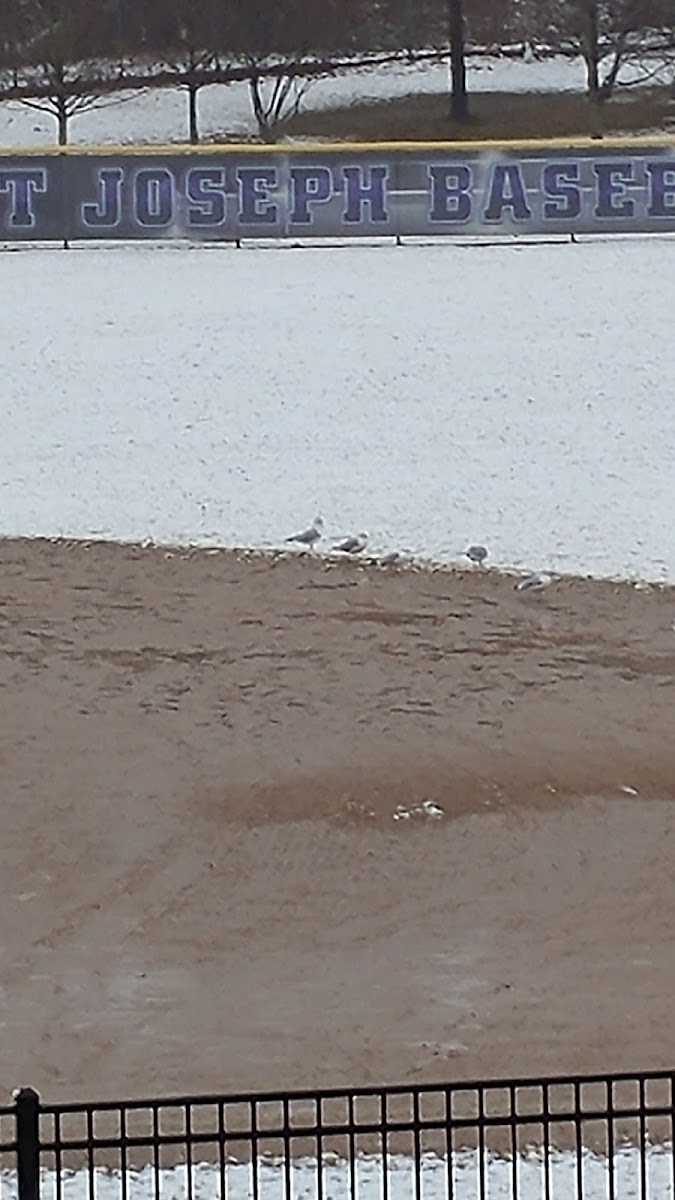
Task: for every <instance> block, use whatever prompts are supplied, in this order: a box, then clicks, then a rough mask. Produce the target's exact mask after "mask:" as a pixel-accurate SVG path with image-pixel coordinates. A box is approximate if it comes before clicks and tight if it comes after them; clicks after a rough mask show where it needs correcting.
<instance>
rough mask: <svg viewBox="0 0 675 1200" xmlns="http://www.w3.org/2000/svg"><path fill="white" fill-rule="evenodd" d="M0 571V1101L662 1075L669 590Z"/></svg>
mask: <svg viewBox="0 0 675 1200" xmlns="http://www.w3.org/2000/svg"><path fill="white" fill-rule="evenodd" d="M0 571H1V577H2V589H1V591H0V638H1V654H0V711H1V712H2V721H1V723H0V738H1V740H0V766H1V769H2V805H3V827H2V839H1V840H0V879H1V880H2V904H0V995H1V996H2V1014H1V1016H0V1023H1V1025H2V1033H3V1038H2V1042H3V1054H2V1075H1V1077H0V1086H1V1088H2V1092H3V1093H4V1095H5V1098H6V1097H7V1093H8V1092H9V1091H10V1089H12V1088H13V1087H15V1086H16V1085H18V1084H24V1083H30V1084H32V1085H34V1086H36V1087H38V1088H39V1089H40V1090H41V1091H42V1092H43V1094H44V1095H45V1096H46V1097H48V1098H50V1099H63V1100H66V1099H84V1098H87V1097H93V1098H104V1097H113V1098H114V1097H119V1098H121V1097H124V1096H134V1095H142V1094H157V1095H162V1094H171V1093H174V1092H182V1091H186V1092H202V1091H209V1090H214V1091H232V1090H235V1089H248V1088H251V1089H269V1088H274V1087H304V1086H314V1085H326V1086H330V1085H335V1086H342V1085H359V1084H362V1083H368V1082H376V1083H385V1082H389V1083H395V1082H406V1081H418V1082H427V1081H429V1082H432V1081H436V1080H453V1079H460V1078H467V1077H473V1078H477V1077H486V1078H487V1077H494V1076H507V1075H511V1074H514V1073H517V1074H520V1073H524V1074H529V1073H540V1072H542V1073H557V1072H561V1071H568V1070H578V1069H581V1070H587V1069H598V1070H614V1069H624V1068H626V1069H640V1068H649V1067H666V1066H667V1067H672V1066H673V1065H675V1036H674V1031H673V1024H674V1020H675V1018H674V1017H673V1006H672V1000H671V997H672V990H673V984H674V982H675V938H673V928H675V900H674V895H673V885H672V861H673V845H674V842H673V833H674V831H675V804H674V803H673V801H674V800H675V738H674V737H673V728H674V718H675V703H674V697H675V690H674V672H675V634H674V633H673V629H672V627H671V626H672V621H673V617H674V616H675V599H674V597H673V593H672V591H669V590H661V589H659V588H652V589H650V590H638V589H636V588H634V587H632V586H630V585H628V584H614V583H609V582H593V581H588V580H566V581H561V582H559V583H557V584H556V585H555V586H554V587H552V588H550V589H549V590H548V591H547V592H545V593H543V594H541V595H539V596H531V597H529V598H528V597H523V596H522V595H520V594H517V593H515V592H514V590H513V580H512V579H509V578H507V577H504V576H500V575H498V574H496V573H493V572H480V571H473V572H471V571H466V572H450V571H446V570H442V571H436V572H430V571H411V570H406V571H391V572H386V571H382V570H378V569H376V568H372V567H370V568H369V567H367V566H365V565H361V564H350V563H345V564H340V565H338V566H328V565H327V564H326V563H325V562H323V561H322V560H320V559H314V558H313V557H312V556H311V555H306V556H300V557H294V558H291V559H280V560H278V561H276V562H272V561H270V560H269V559H265V558H260V557H250V558H247V557H246V556H241V555H239V556H238V555H236V554H234V553H232V552H225V551H223V552H220V551H219V552H211V553H209V552H204V551H175V552H168V551H165V550H162V549H157V548H151V549H143V548H140V547H120V546H113V545H100V544H94V545H87V544H76V543H51V542H40V541H36V542H30V541H5V542H2V543H0ZM622 788H633V789H636V790H637V793H638V794H637V795H633V794H629V793H627V792H625V791H622ZM425 800H427V801H428V800H431V801H434V802H436V803H437V804H438V805H440V806H441V807H442V808H443V810H444V815H443V816H442V817H433V816H426V815H420V814H415V813H413V815H412V816H410V817H409V818H407V819H399V820H395V819H394V814H395V812H396V810H397V806H398V805H403V806H405V807H406V808H407V809H408V810H410V809H411V807H414V806H416V805H420V804H422V803H423V802H424V801H425ZM0 1100H1V1096H0Z"/></svg>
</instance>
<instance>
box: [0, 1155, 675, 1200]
mask: <svg viewBox="0 0 675 1200" xmlns="http://www.w3.org/2000/svg"><path fill="white" fill-rule="evenodd" d="M646 1164H647V1167H646V1178H645V1183H646V1189H645V1190H642V1189H641V1182H640V1164H639V1157H638V1155H637V1153H636V1151H635V1150H634V1149H631V1148H629V1147H625V1148H623V1149H622V1150H620V1151H619V1152H618V1153H617V1154H616V1155H615V1156H614V1160H613V1166H614V1175H613V1184H614V1191H613V1192H611V1193H610V1192H609V1189H608V1169H607V1161H606V1159H604V1158H602V1157H599V1156H596V1155H592V1154H584V1157H583V1160H582V1187H583V1191H582V1192H581V1193H579V1191H578V1188H577V1177H576V1160H575V1157H574V1155H572V1154H570V1153H567V1152H553V1153H552V1154H551V1157H550V1160H549V1191H548V1192H546V1191H545V1185H544V1178H545V1176H544V1164H543V1161H542V1159H541V1156H537V1155H535V1154H529V1155H526V1156H525V1155H524V1156H523V1157H521V1158H520V1159H519V1160H518V1162H517V1178H516V1186H517V1190H516V1189H515V1188H514V1173H513V1165H512V1163H511V1160H510V1159H504V1158H497V1157H495V1156H491V1155H486V1158H485V1161H484V1184H485V1187H484V1191H481V1190H480V1174H479V1159H478V1155H477V1154H476V1153H475V1152H471V1151H463V1152H461V1153H458V1154H457V1155H456V1156H455V1159H454V1168H453V1171H452V1185H453V1187H452V1190H450V1188H449V1186H448V1175H449V1172H448V1169H447V1163H446V1161H445V1159H442V1158H437V1157H435V1156H434V1155H424V1156H423V1159H422V1173H421V1185H422V1186H421V1189H420V1200H479V1198H480V1200H542V1197H543V1196H544V1195H546V1196H547V1197H548V1200H606V1198H607V1196H608V1195H610V1194H611V1195H612V1196H613V1197H614V1200H673V1197H674V1196H675V1190H674V1187H673V1157H672V1153H671V1151H670V1148H668V1149H658V1148H655V1149H653V1150H650V1151H649V1152H648V1155H647V1160H646ZM225 1170H226V1190H225V1191H222V1189H221V1177H220V1171H219V1168H217V1167H214V1166H209V1165H207V1164H197V1165H196V1166H194V1167H193V1170H192V1181H191V1182H192V1187H191V1193H190V1190H189V1189H188V1177H187V1171H186V1168H185V1167H184V1166H178V1167H175V1168H165V1169H163V1170H162V1171H161V1172H160V1176H159V1191H158V1192H157V1191H156V1190H155V1174H154V1171H153V1169H152V1168H150V1167H148V1168H146V1169H145V1170H141V1171H128V1172H127V1173H126V1192H125V1193H123V1192H122V1180H121V1175H120V1173H119V1172H117V1171H113V1172H109V1171H105V1170H103V1169H99V1170H97V1172H96V1176H95V1192H94V1193H90V1192H89V1188H88V1177H87V1175H86V1173H85V1172H84V1171H76V1172H65V1173H64V1175H63V1176H62V1191H61V1196H62V1198H63V1200H89V1198H90V1197H93V1196H94V1195H95V1197H96V1200H122V1198H123V1196H126V1197H127V1198H128V1200H155V1197H156V1196H157V1197H159V1198H160V1200H181V1198H183V1197H186V1196H188V1194H191V1195H192V1196H193V1197H194V1200H218V1198H219V1197H221V1196H222V1197H223V1200H224V1197H225V1195H227V1197H228V1200H252V1198H253V1197H254V1196H256V1193H255V1192H254V1190H253V1183H252V1172H251V1167H250V1165H247V1164H244V1163H239V1164H233V1163H228V1164H226V1168H225ZM355 1182H356V1187H355V1190H354V1191H353V1192H352V1191H351V1190H350V1174H349V1165H348V1163H347V1162H346V1161H344V1162H340V1161H338V1162H333V1163H331V1164H330V1165H325V1166H324V1169H323V1196H324V1197H325V1200H352V1198H353V1200H381V1197H382V1194H383V1191H382V1169H381V1165H380V1162H379V1161H378V1160H375V1159H367V1158H360V1159H358V1160H357V1163H356V1181H355ZM289 1183H290V1190H289V1191H286V1171H285V1169H284V1167H283V1165H282V1164H279V1165H275V1164H274V1163H272V1162H270V1163H267V1164H262V1165H261V1167H260V1169H259V1174H258V1191H257V1196H259V1198H260V1200H285V1198H288V1197H292V1200H317V1198H318V1196H319V1191H318V1186H317V1185H318V1171H317V1165H316V1162H315V1161H313V1160H307V1159H304V1160H303V1159H301V1160H299V1161H297V1162H295V1163H294V1164H293V1167H292V1170H291V1175H290V1180H289ZM415 1194H416V1192H415V1185H414V1175H413V1160H412V1159H411V1158H406V1157H405V1156H403V1155H397V1156H392V1157H391V1158H390V1160H389V1171H388V1195H389V1197H390V1200H410V1197H411V1196H414V1195H415ZM0 1195H1V1196H2V1200H17V1196H18V1193H17V1190H16V1179H15V1177H14V1176H13V1175H12V1174H9V1173H6V1174H5V1175H4V1176H0ZM41 1195H42V1197H43V1200H54V1197H55V1196H56V1187H55V1176H54V1174H53V1173H52V1172H47V1171H45V1172H44V1173H43V1177H42V1187H41Z"/></svg>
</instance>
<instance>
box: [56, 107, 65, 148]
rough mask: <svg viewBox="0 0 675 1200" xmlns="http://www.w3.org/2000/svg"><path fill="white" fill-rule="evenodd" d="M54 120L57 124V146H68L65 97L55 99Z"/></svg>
mask: <svg viewBox="0 0 675 1200" xmlns="http://www.w3.org/2000/svg"><path fill="white" fill-rule="evenodd" d="M56 119H57V121H58V123H59V146H67V145H68V102H67V100H66V98H65V96H57V98H56Z"/></svg>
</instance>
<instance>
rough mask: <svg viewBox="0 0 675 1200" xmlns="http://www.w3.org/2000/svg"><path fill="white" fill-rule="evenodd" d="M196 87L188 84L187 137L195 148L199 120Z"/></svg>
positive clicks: (197, 138) (197, 141) (197, 139)
mask: <svg viewBox="0 0 675 1200" xmlns="http://www.w3.org/2000/svg"><path fill="white" fill-rule="evenodd" d="M198 91H199V88H198V87H195V85H194V83H188V136H189V139H190V145H191V146H196V145H198V143H199V118H198V115H197V93H198Z"/></svg>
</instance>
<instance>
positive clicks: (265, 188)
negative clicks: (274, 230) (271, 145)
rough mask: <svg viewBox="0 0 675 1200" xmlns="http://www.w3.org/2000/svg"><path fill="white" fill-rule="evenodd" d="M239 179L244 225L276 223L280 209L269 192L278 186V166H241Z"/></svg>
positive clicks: (238, 172)
mask: <svg viewBox="0 0 675 1200" xmlns="http://www.w3.org/2000/svg"><path fill="white" fill-rule="evenodd" d="M237 179H238V180H239V220H240V221H241V223H242V225H274V224H275V222H276V220H277V211H278V210H277V205H276V204H273V203H272V202H271V201H270V198H269V193H270V192H271V191H274V189H275V188H276V187H277V186H278V176H277V169H276V167H239V169H238V171H237Z"/></svg>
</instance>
